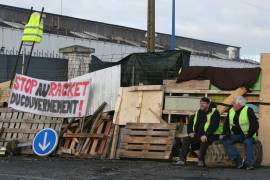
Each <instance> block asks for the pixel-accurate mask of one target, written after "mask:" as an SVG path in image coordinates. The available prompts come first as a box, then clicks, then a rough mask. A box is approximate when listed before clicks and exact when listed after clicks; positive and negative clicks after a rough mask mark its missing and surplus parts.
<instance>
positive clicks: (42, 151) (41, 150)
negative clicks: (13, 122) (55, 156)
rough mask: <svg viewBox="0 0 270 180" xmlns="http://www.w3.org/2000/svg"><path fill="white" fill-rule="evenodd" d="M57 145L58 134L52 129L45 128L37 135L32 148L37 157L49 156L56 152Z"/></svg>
mask: <svg viewBox="0 0 270 180" xmlns="http://www.w3.org/2000/svg"><path fill="white" fill-rule="evenodd" d="M57 144H58V134H57V132H56V131H55V130H53V129H51V128H45V129H42V130H41V131H39V132H38V133H37V134H36V136H35V138H34V140H33V144H32V148H33V151H34V153H35V154H36V155H38V156H47V155H49V154H51V153H52V152H53V151H54V150H55V148H56V146H57Z"/></svg>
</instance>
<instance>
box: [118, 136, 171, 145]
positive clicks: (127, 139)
mask: <svg viewBox="0 0 270 180" xmlns="http://www.w3.org/2000/svg"><path fill="white" fill-rule="evenodd" d="M172 140H173V138H171V137H167V138H166V137H162V138H161V137H148V136H146V137H134V136H126V137H124V139H123V143H133V144H134V143H146V144H170V143H171V142H172Z"/></svg>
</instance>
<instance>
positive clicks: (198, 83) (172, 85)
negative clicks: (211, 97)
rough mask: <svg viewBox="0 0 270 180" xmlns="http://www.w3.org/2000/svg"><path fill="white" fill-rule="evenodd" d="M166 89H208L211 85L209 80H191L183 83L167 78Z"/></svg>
mask: <svg viewBox="0 0 270 180" xmlns="http://www.w3.org/2000/svg"><path fill="white" fill-rule="evenodd" d="M163 82H164V86H165V91H177V90H194V89H197V90H208V89H209V86H210V81H209V80H190V81H185V82H181V83H176V80H165V81H163Z"/></svg>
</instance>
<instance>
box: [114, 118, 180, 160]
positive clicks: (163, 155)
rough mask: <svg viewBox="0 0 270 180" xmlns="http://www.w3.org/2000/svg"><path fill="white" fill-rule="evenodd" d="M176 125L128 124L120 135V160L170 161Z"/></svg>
mask: <svg viewBox="0 0 270 180" xmlns="http://www.w3.org/2000/svg"><path fill="white" fill-rule="evenodd" d="M175 129H176V126H175V124H165V123H159V124H158V123H141V124H139V123H128V124H127V125H126V127H125V129H123V132H122V133H121V134H120V139H121V140H120V148H119V153H120V158H139V159H141V158H142V159H170V155H171V151H172V145H173V142H174V137H175Z"/></svg>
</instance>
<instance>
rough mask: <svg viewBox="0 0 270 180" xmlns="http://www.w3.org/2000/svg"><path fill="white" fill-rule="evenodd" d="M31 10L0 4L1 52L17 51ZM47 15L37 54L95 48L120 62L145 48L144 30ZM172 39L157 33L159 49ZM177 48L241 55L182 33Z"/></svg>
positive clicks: (236, 50)
mask: <svg viewBox="0 0 270 180" xmlns="http://www.w3.org/2000/svg"><path fill="white" fill-rule="evenodd" d="M29 11H30V10H29V9H24V8H18V7H12V6H7V5H0V32H1V35H0V48H1V50H2V52H6V53H7V54H8V53H10V54H12V53H13V54H14V51H15V53H16V50H17V49H18V47H19V43H20V38H21V35H22V29H23V28H24V24H25V23H26V21H27V17H28V15H29ZM45 15H46V18H45V21H44V27H45V29H44V32H45V35H44V37H43V41H42V43H41V44H39V45H37V46H36V48H35V50H34V53H33V55H34V56H47V57H51V56H56V57H57V56H59V54H58V53H59V49H60V48H63V47H67V46H71V45H81V46H85V47H89V48H93V49H94V50H95V53H94V54H95V55H96V56H98V57H99V58H100V59H102V60H105V61H117V60H120V59H121V58H123V57H125V56H126V55H128V54H130V53H135V52H145V51H146V49H145V46H146V31H145V30H139V29H135V28H130V27H123V26H118V25H112V24H106V23H101V22H96V21H90V20H85V19H78V18H74V17H69V16H62V15H57V14H52V13H45ZM170 41H171V37H170V35H168V34H163V33H157V38H156V49H157V50H167V49H169V48H170ZM55 42H57V43H55ZM176 47H177V49H185V50H190V51H192V52H196V53H200V54H207V55H208V56H212V57H216V58H218V59H236V60H237V59H239V57H240V47H237V46H233V45H226V44H220V43H214V42H208V41H203V40H197V39H192V38H186V37H180V36H177V37H176ZM26 52H27V50H26Z"/></svg>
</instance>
